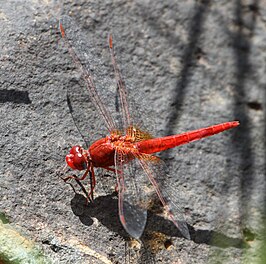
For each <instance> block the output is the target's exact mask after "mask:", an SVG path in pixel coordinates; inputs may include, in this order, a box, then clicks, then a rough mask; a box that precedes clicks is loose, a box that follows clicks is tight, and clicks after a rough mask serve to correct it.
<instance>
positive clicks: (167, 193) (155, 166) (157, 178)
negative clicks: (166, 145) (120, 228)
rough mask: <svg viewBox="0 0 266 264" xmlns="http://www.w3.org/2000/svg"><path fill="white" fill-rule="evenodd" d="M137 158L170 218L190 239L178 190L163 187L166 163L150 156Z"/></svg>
mask: <svg viewBox="0 0 266 264" xmlns="http://www.w3.org/2000/svg"><path fill="white" fill-rule="evenodd" d="M137 158H138V162H139V163H140V166H141V167H142V169H143V170H144V171H145V174H146V176H147V177H148V179H149V181H150V183H151V184H152V186H153V188H154V189H155V191H156V193H157V195H158V197H159V199H160V201H161V203H162V205H163V207H164V209H165V210H166V212H167V214H168V216H169V218H170V219H171V220H172V222H173V223H174V224H175V225H176V227H177V228H178V229H179V231H180V232H181V233H182V235H183V236H184V237H185V238H187V239H190V234H189V230H188V227H187V224H186V221H185V218H184V216H183V213H182V211H181V209H180V207H179V206H178V201H177V199H176V197H177V196H176V190H173V189H172V188H171V186H163V184H162V183H163V181H164V179H165V178H167V173H166V172H167V168H166V166H165V163H164V162H163V161H161V160H160V159H159V158H158V157H155V156H152V155H149V154H140V156H137Z"/></svg>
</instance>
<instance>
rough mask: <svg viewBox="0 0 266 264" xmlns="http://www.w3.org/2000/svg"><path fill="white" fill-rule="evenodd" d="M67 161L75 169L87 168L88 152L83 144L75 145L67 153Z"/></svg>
mask: <svg viewBox="0 0 266 264" xmlns="http://www.w3.org/2000/svg"><path fill="white" fill-rule="evenodd" d="M66 163H67V165H68V166H69V167H70V168H71V169H73V170H85V169H86V168H87V152H86V151H85V150H84V149H83V148H82V147H81V146H78V145H77V146H74V147H72V148H71V149H70V151H69V154H67V155H66Z"/></svg>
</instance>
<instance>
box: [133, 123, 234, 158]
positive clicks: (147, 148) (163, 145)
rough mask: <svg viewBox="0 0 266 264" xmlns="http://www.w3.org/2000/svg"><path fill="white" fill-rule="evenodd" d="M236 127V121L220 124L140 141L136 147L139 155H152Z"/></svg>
mask: <svg viewBox="0 0 266 264" xmlns="http://www.w3.org/2000/svg"><path fill="white" fill-rule="evenodd" d="M238 125H239V122H238V121H233V122H227V123H222V124H218V125H214V126H210V127H206V128H201V129H197V130H193V131H190V132H186V133H182V134H179V135H173V136H167V137H162V138H153V139H148V140H144V141H140V142H138V143H136V147H137V148H138V150H139V151H140V152H141V153H146V154H152V153H155V152H160V151H163V150H166V149H169V148H174V147H177V146H179V145H183V144H186V143H189V142H191V141H194V140H198V139H201V138H204V137H209V136H212V135H214V134H218V133H220V132H223V131H224V130H227V129H230V128H233V127H236V126H238Z"/></svg>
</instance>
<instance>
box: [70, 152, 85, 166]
mask: <svg viewBox="0 0 266 264" xmlns="http://www.w3.org/2000/svg"><path fill="white" fill-rule="evenodd" d="M73 164H74V165H75V167H76V169H77V170H85V169H86V167H87V163H86V158H85V157H84V156H83V155H82V154H81V153H77V154H75V155H74V157H73Z"/></svg>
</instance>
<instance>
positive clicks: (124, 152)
mask: <svg viewBox="0 0 266 264" xmlns="http://www.w3.org/2000/svg"><path fill="white" fill-rule="evenodd" d="M59 27H60V32H61V35H62V38H63V39H64V42H65V45H66V47H67V48H68V51H69V53H70V55H71V56H72V58H73V61H74V62H75V65H76V66H77V67H78V68H79V70H80V71H81V73H82V77H83V79H84V81H85V84H86V87H87V91H88V92H89V95H90V99H91V101H92V103H93V104H94V106H95V107H96V108H97V110H98V112H99V115H100V116H101V117H102V118H103V119H104V121H105V124H106V127H107V129H108V131H109V135H107V136H106V137H104V138H101V139H99V140H97V141H95V142H94V143H93V144H92V145H91V146H90V147H89V149H84V148H82V147H81V146H74V147H72V148H71V150H70V152H69V154H68V155H66V162H67V164H68V166H69V167H70V168H72V169H73V170H79V171H82V170H85V172H84V174H83V176H82V177H80V178H77V177H76V176H68V177H66V178H65V181H66V180H68V179H70V178H74V179H78V180H84V179H85V178H86V177H87V176H88V175H90V177H91V190H90V193H89V194H88V199H89V200H90V201H92V200H93V191H94V188H95V184H96V181H95V175H94V168H95V167H101V168H104V169H107V170H109V171H113V172H114V173H115V174H116V179H117V191H118V210H119V218H120V221H121V223H122V225H123V227H124V228H125V230H126V231H127V232H128V234H129V235H131V236H132V237H134V238H137V239H138V238H140V236H141V235H142V233H143V230H144V228H145V225H146V220H147V208H148V207H149V205H150V203H151V200H152V195H153V194H154V192H155V193H156V194H157V196H158V197H159V199H160V201H161V203H162V205H163V207H164V209H165V211H166V212H167V214H168V216H169V218H170V219H171V220H172V222H173V223H174V224H175V225H176V226H177V228H178V229H179V230H180V232H181V233H182V235H183V236H184V237H186V238H188V239H189V238H190V234H189V230H188V227H187V224H186V222H185V220H184V218H183V216H182V213H181V210H180V209H179V207H178V205H177V201H175V200H176V199H175V194H174V193H173V192H169V191H167V190H166V188H164V187H163V184H162V183H163V180H164V179H165V177H166V173H165V165H164V163H163V162H162V161H161V160H160V159H159V158H158V157H156V156H154V155H153V154H154V153H156V152H160V151H164V150H166V149H169V148H174V147H177V146H180V145H182V144H187V143H189V142H191V141H195V140H198V139H201V138H204V137H208V136H212V135H214V134H217V133H220V132H222V131H225V130H228V129H230V128H234V127H236V126H238V125H239V122H238V121H233V122H226V123H222V124H218V125H213V126H209V127H206V128H201V129H197V130H193V131H189V132H186V133H182V134H179V135H172V136H166V137H161V138H152V137H151V136H150V134H149V133H147V132H145V131H142V130H141V129H140V128H139V127H138V126H136V125H134V123H133V121H132V118H131V113H130V111H129V106H128V102H127V98H126V87H125V82H124V80H123V78H122V75H121V72H120V69H119V67H118V64H117V62H116V57H115V53H114V47H113V41H112V36H111V35H109V49H110V54H111V61H112V66H113V70H114V73H115V79H116V85H117V89H118V92H119V97H120V105H121V113H120V115H121V120H122V124H123V128H122V129H118V128H117V126H116V123H115V121H114V119H113V118H112V115H111V113H110V112H109V111H108V110H107V107H106V105H105V104H104V102H103V100H102V99H101V98H100V96H99V93H98V91H97V90H96V87H95V84H94V81H93V77H92V74H91V71H90V70H89V69H88V67H87V66H85V64H84V62H83V61H82V60H81V58H80V56H79V55H78V53H79V51H78V45H79V41H80V39H79V37H78V34H79V31H78V30H77V27H76V26H75V24H74V23H73V22H72V20H71V18H70V17H68V16H63V17H62V19H60V22H59ZM68 30H69V31H68ZM70 30H71V32H78V33H77V35H75V34H74V37H72V39H71V38H70V37H69V34H70V33H69V32H70ZM71 34H72V33H71Z"/></svg>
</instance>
